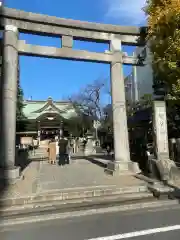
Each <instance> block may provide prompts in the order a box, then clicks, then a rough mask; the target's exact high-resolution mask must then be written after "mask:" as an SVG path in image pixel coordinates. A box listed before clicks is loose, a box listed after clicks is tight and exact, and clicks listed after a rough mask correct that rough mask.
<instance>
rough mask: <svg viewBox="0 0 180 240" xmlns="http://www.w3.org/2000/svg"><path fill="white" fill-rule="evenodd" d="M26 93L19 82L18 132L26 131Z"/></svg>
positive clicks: (17, 104) (17, 105)
mask: <svg viewBox="0 0 180 240" xmlns="http://www.w3.org/2000/svg"><path fill="white" fill-rule="evenodd" d="M23 97H24V93H23V90H22V88H21V86H20V83H19V81H18V86H17V103H16V131H17V132H19V131H24V130H25V126H26V121H25V120H26V117H25V115H24V113H23V108H24V102H23Z"/></svg>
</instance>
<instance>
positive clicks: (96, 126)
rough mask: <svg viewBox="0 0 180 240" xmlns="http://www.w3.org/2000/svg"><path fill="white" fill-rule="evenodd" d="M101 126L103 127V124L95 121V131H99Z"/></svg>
mask: <svg viewBox="0 0 180 240" xmlns="http://www.w3.org/2000/svg"><path fill="white" fill-rule="evenodd" d="M100 126H101V123H100V122H99V121H94V123H93V127H94V128H95V129H98V128H99V127H100Z"/></svg>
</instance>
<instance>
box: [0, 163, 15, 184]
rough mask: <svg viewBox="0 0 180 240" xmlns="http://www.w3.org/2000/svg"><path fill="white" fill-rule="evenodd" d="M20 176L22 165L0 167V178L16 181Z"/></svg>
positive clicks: (9, 181)
mask: <svg viewBox="0 0 180 240" xmlns="http://www.w3.org/2000/svg"><path fill="white" fill-rule="evenodd" d="M19 178H20V167H9V168H5V169H2V168H1V169H0V179H4V180H7V183H9V184H12V183H15V182H16V180H18V179H19Z"/></svg>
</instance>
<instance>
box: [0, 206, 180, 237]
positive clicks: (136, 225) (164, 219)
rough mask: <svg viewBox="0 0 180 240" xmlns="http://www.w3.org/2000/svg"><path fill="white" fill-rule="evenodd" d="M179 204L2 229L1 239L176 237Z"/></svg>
mask: <svg viewBox="0 0 180 240" xmlns="http://www.w3.org/2000/svg"><path fill="white" fill-rule="evenodd" d="M179 211H180V206H179V205H176V206H168V205H167V206H164V207H158V208H157V207H155V208H148V209H147V208H146V209H139V210H137V209H134V210H131V211H123V212H122V211H120V212H105V211H104V213H103V212H101V214H100V213H97V214H93V215H85V216H83V215H82V216H81V217H69V218H64V219H59V220H58V219H56V220H52V221H47V222H43V223H34V224H23V225H16V226H14V227H9V228H6V229H5V228H4V229H3V230H1V232H0V236H1V238H2V239H4V240H19V239H26V240H31V239H39V240H49V239H51V240H57V239H63V240H66V239H67V240H71V239H73V240H76V239H77V240H86V239H87V240H89V239H93V240H118V239H132V238H133V237H134V238H135V239H139V240H150V239H151V240H169V239H173V240H179V235H180V214H179Z"/></svg>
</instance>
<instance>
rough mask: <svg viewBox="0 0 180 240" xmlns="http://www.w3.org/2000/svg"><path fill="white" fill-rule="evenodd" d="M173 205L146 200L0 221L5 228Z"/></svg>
mask: <svg viewBox="0 0 180 240" xmlns="http://www.w3.org/2000/svg"><path fill="white" fill-rule="evenodd" d="M170 206H171V207H173V206H179V202H178V201H176V200H173V201H152V202H145V203H135V204H124V205H123V206H115V207H114V206H113V207H108V208H100V209H97V208H93V209H89V210H83V211H74V212H64V213H55V214H51V213H50V214H47V215H36V216H33V217H20V218H16V219H10V220H2V221H1V223H0V229H2V230H4V228H5V227H13V226H17V225H23V224H28V223H31V224H32V223H40V222H45V221H51V220H58V219H68V218H71V219H72V218H74V217H83V216H90V215H96V214H106V213H113V212H124V211H132V210H138V209H154V208H159V207H168V208H169V207H170Z"/></svg>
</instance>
